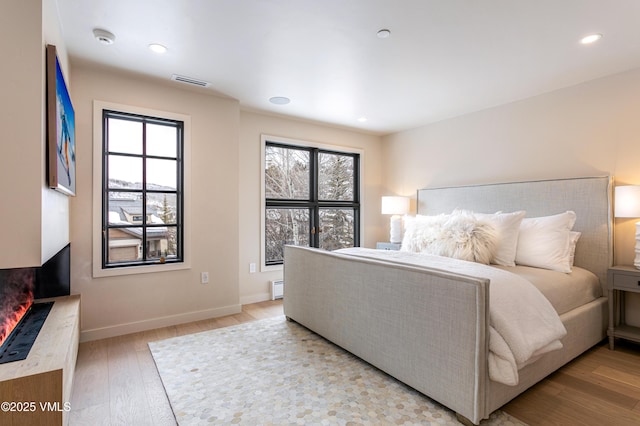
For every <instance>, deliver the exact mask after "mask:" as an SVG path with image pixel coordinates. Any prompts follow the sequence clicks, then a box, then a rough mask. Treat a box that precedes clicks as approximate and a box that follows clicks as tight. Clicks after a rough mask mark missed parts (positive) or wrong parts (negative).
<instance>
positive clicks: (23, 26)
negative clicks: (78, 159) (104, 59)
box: [0, 0, 69, 268]
mask: <svg viewBox="0 0 640 426" xmlns="http://www.w3.org/2000/svg"><path fill="white" fill-rule="evenodd" d="M5 3H6V4H3V5H2V13H0V51H2V60H3V64H5V65H6V66H4V67H3V70H2V79H0V93H2V99H3V102H2V103H1V105H0V128H2V135H3V136H2V155H0V180H1V181H2V182H3V185H2V189H1V191H2V192H1V198H2V203H1V206H0V234H1V235H2V240H3V242H5V243H3V244H2V245H0V268H15V267H25V266H40V265H41V264H42V263H43V262H44V261H46V260H47V259H49V258H50V257H51V256H52V255H53V254H55V253H56V252H57V251H58V250H60V249H61V248H62V247H64V245H66V244H67V243H68V242H69V200H68V198H67V197H66V196H64V195H62V194H60V193H57V192H55V191H53V190H51V189H49V188H48V187H47V182H46V164H45V160H46V155H45V152H46V151H45V140H46V139H45V135H46V133H45V111H46V109H45V99H46V96H45V88H46V84H45V45H46V44H47V43H50V44H55V45H56V46H58V48H59V53H58V57H59V60H60V63H61V65H62V68H63V69H64V70H65V72H66V70H67V57H66V51H65V49H64V45H63V43H62V40H61V36H60V27H59V23H58V19H57V14H56V10H55V2H54V0H43V1H27V2H20V1H11V2H5Z"/></svg>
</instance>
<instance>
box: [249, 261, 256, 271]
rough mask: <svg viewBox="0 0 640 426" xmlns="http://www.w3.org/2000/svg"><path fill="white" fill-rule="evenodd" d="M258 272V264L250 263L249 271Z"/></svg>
mask: <svg viewBox="0 0 640 426" xmlns="http://www.w3.org/2000/svg"><path fill="white" fill-rule="evenodd" d="M255 272H256V264H255V263H250V264H249V273H250V274H253V273H255Z"/></svg>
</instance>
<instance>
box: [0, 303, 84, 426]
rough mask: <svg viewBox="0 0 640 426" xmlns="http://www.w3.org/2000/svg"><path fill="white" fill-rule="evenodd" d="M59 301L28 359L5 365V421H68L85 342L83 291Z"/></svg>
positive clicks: (1, 395) (0, 386) (0, 387)
mask: <svg viewBox="0 0 640 426" xmlns="http://www.w3.org/2000/svg"><path fill="white" fill-rule="evenodd" d="M47 300H52V301H55V303H54V304H53V307H52V309H51V312H50V313H49V316H48V317H47V320H46V321H45V323H44V324H43V326H42V329H41V330H40V334H38V337H37V339H36V341H35V343H34V345H33V347H32V348H31V351H30V352H29V356H27V359H25V360H23V361H15V362H10V363H7V364H2V365H0V402H1V403H3V404H4V405H3V408H2V411H0V424H1V425H7V426H18V425H29V426H30V425H47V426H49V425H66V424H67V423H68V421H69V410H70V408H71V405H70V404H71V387H72V384H73V372H74V370H75V366H76V358H77V356H78V344H79V342H80V296H79V295H72V296H65V297H56V298H53V299H47Z"/></svg>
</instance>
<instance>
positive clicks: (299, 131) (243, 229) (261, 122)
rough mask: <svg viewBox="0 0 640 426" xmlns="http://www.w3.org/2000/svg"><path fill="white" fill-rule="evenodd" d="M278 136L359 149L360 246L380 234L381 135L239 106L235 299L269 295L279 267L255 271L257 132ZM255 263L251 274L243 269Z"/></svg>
mask: <svg viewBox="0 0 640 426" xmlns="http://www.w3.org/2000/svg"><path fill="white" fill-rule="evenodd" d="M262 134H266V135H270V136H280V137H283V138H287V139H295V140H301V141H309V142H312V143H320V144H328V145H336V146H340V147H350V148H356V149H361V150H362V151H363V154H362V159H361V168H362V170H361V179H362V181H361V186H362V194H361V196H362V203H363V208H362V224H363V230H362V240H361V245H362V246H363V247H375V243H376V241H377V240H378V239H379V238H384V232H385V228H384V224H385V222H384V220H383V219H382V218H381V217H380V196H381V193H380V185H381V176H380V166H381V161H382V157H381V148H382V145H381V140H380V139H381V138H380V137H379V136H373V135H366V134H362V133H357V132H353V131H349V130H344V129H340V128H336V127H329V126H323V125H318V124H313V123H310V122H305V121H299V120H292V119H287V118H282V117H276V116H270V115H264V114H258V113H254V112H248V111H242V112H241V113H240V171H239V175H240V209H239V214H240V232H239V240H240V263H239V276H240V302H241V303H243V304H244V303H252V302H256V301H259V300H265V299H268V298H269V297H270V286H269V281H270V280H275V279H280V278H282V271H271V272H261V271H260V250H261V244H260V211H261V198H260V197H261V193H260V191H261V185H262V182H261V180H260V177H261V175H260V170H261V167H262V165H261V135H262ZM250 263H255V264H256V266H257V272H256V273H249V264H250Z"/></svg>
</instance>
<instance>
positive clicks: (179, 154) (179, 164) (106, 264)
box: [101, 109, 185, 269]
mask: <svg viewBox="0 0 640 426" xmlns="http://www.w3.org/2000/svg"><path fill="white" fill-rule="evenodd" d="M109 118H115V119H121V120H130V121H135V122H140V123H142V128H143V132H142V154H130V153H121V152H114V154H116V155H118V156H125V157H134V158H141V159H142V182H141V186H142V187H141V188H140V189H127V188H110V187H109V155H110V154H111V152H110V151H109V149H108V137H109ZM146 124H159V125H170V126H172V127H175V128H176V144H177V146H176V157H166V156H160V155H149V154H147V149H146V146H147V140H146ZM184 135H185V129H184V121H182V120H175V119H170V118H163V117H153V116H148V115H143V114H135V113H129V112H123V111H116V110H112V109H103V110H102V229H101V234H102V244H101V247H102V255H101V258H102V269H116V268H127V267H133V266H148V265H154V266H157V265H162V264H176V263H183V262H184V261H185V259H184ZM148 159H159V160H175V161H176V175H177V176H176V189H175V190H168V189H162V190H155V189H149V188H147V179H146V167H147V161H146V160H148ZM114 189H117V192H129V193H139V194H141V195H142V214H141V216H142V218H143V221H142V223H135V224H134V223H132V224H128V225H125V224H117V225H114V224H109V192H110V191H113V190H114ZM154 193H155V194H175V196H176V212H175V214H176V220H175V224H154V223H148V222H147V218H148V217H149V216H148V214H147V194H154ZM157 227H173V228H176V240H177V241H176V255H175V256H171V257H162V256H161V257H160V258H157V257H153V258H147V243H148V240H147V229H150V228H157ZM126 228H142V243H141V244H142V259H140V260H136V261H120V262H110V261H109V230H110V229H126Z"/></svg>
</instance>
